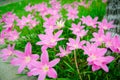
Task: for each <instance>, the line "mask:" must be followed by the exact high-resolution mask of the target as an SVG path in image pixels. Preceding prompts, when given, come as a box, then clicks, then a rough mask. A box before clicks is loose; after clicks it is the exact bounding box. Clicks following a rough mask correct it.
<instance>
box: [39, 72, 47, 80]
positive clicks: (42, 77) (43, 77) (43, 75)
mask: <svg viewBox="0 0 120 80" xmlns="http://www.w3.org/2000/svg"><path fill="white" fill-rule="evenodd" d="M45 77H46V73H44V72H43V71H41V72H40V74H39V77H38V80H45Z"/></svg>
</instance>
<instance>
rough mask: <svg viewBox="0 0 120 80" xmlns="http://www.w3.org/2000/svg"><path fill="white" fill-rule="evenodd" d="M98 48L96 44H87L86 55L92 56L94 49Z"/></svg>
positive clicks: (85, 47) (84, 47)
mask: <svg viewBox="0 0 120 80" xmlns="http://www.w3.org/2000/svg"><path fill="white" fill-rule="evenodd" d="M96 47H98V45H97V44H95V43H90V42H86V46H83V50H84V54H92V53H93V52H92V49H95V48H96Z"/></svg>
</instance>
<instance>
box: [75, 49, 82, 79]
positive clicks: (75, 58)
mask: <svg viewBox="0 0 120 80" xmlns="http://www.w3.org/2000/svg"><path fill="white" fill-rule="evenodd" d="M74 59H75V66H76V69H77V72H78V75H79V78H80V80H82V77H81V75H80V71H79V68H78V64H77V57H76V51H75V50H74Z"/></svg>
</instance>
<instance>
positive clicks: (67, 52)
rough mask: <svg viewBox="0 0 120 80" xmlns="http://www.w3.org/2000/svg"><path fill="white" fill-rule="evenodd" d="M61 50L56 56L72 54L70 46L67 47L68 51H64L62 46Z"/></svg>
mask: <svg viewBox="0 0 120 80" xmlns="http://www.w3.org/2000/svg"><path fill="white" fill-rule="evenodd" d="M59 50H60V53H58V54H56V56H60V57H64V56H67V55H68V54H70V53H71V51H70V50H69V47H68V46H67V48H66V50H65V49H63V48H62V47H61V46H59Z"/></svg>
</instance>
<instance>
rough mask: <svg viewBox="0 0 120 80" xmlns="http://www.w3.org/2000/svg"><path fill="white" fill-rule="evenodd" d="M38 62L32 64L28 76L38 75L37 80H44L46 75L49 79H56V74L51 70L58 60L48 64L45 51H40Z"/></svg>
mask: <svg viewBox="0 0 120 80" xmlns="http://www.w3.org/2000/svg"><path fill="white" fill-rule="evenodd" d="M40 60H41V61H40V62H37V63H34V64H33V66H34V67H33V68H32V69H30V72H28V76H32V75H39V76H38V80H45V77H46V75H48V77H50V78H57V72H56V71H55V69H54V68H53V67H54V66H55V65H56V64H57V63H59V61H60V59H59V58H57V59H54V60H52V61H50V62H49V56H48V53H47V51H46V50H42V54H41V58H40Z"/></svg>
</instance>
